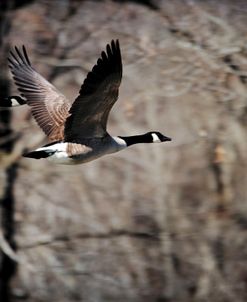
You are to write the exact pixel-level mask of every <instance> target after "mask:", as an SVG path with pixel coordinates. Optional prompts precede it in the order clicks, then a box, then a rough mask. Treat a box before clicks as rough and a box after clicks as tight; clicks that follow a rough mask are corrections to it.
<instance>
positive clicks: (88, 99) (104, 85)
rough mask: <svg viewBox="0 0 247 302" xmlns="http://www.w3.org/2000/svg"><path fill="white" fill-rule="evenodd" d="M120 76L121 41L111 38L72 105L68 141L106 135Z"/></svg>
mask: <svg viewBox="0 0 247 302" xmlns="http://www.w3.org/2000/svg"><path fill="white" fill-rule="evenodd" d="M121 78H122V59H121V52H120V46H119V41H118V40H116V41H113V40H112V41H111V44H110V45H109V44H107V46H106V51H102V53H101V57H100V58H99V59H98V60H97V64H96V65H95V66H94V67H93V68H92V71H91V72H89V73H88V75H87V77H86V79H85V80H84V83H83V84H82V86H81V89H80V92H79V96H78V97H77V98H76V100H75V101H74V103H73V104H72V106H71V108H70V111H69V113H70V114H71V115H70V116H69V117H68V118H67V120H66V122H65V141H67V142H80V140H82V139H83V138H92V137H104V136H105V135H107V131H106V125H107V119H108V115H109V112H110V110H111V108H112V106H113V105H114V103H115V102H116V101H117V98H118V89H119V86H120V83H121Z"/></svg>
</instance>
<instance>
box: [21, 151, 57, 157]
mask: <svg viewBox="0 0 247 302" xmlns="http://www.w3.org/2000/svg"><path fill="white" fill-rule="evenodd" d="M55 152H56V151H54V150H40V151H31V152H28V153H24V154H23V156H24V157H29V158H35V159H40V158H47V157H49V156H51V155H53V154H54V153H55Z"/></svg>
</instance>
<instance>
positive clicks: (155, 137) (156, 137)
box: [152, 133, 161, 143]
mask: <svg viewBox="0 0 247 302" xmlns="http://www.w3.org/2000/svg"><path fill="white" fill-rule="evenodd" d="M152 138H153V143H160V142H161V140H160V139H159V137H158V135H157V134H156V133H152Z"/></svg>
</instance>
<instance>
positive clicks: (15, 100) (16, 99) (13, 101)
mask: <svg viewBox="0 0 247 302" xmlns="http://www.w3.org/2000/svg"><path fill="white" fill-rule="evenodd" d="M26 103H27V102H26V101H25V100H24V99H23V98H21V97H20V96H18V95H13V96H9V97H7V98H4V99H3V101H0V107H15V106H21V105H25V104H26Z"/></svg>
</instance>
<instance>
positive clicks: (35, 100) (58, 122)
mask: <svg viewBox="0 0 247 302" xmlns="http://www.w3.org/2000/svg"><path fill="white" fill-rule="evenodd" d="M8 61H9V67H10V69H11V72H12V74H13V78H14V80H15V83H16V85H17V86H18V90H19V91H20V92H21V95H22V96H24V97H25V98H26V99H27V104H28V105H29V106H31V112H32V114H33V116H34V118H35V119H36V121H37V123H38V125H39V126H40V127H41V128H42V130H43V131H44V132H45V134H46V135H47V136H48V137H49V139H50V140H51V141H57V140H62V139H63V138H64V123H65V120H66V118H67V117H68V115H69V113H68V111H69V108H70V104H69V102H68V100H67V99H66V98H65V96H64V95H63V94H61V93H60V92H59V91H58V90H57V89H56V88H55V87H54V86H53V85H51V84H50V83H49V82H48V81H47V80H46V79H44V78H43V77H42V76H41V75H40V74H38V73H37V72H36V71H35V70H34V69H33V68H32V66H31V63H30V61H29V58H28V56H27V52H26V49H25V47H24V46H23V48H22V51H20V50H19V49H18V48H17V47H15V52H12V51H11V52H10V57H9V58H8Z"/></svg>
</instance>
